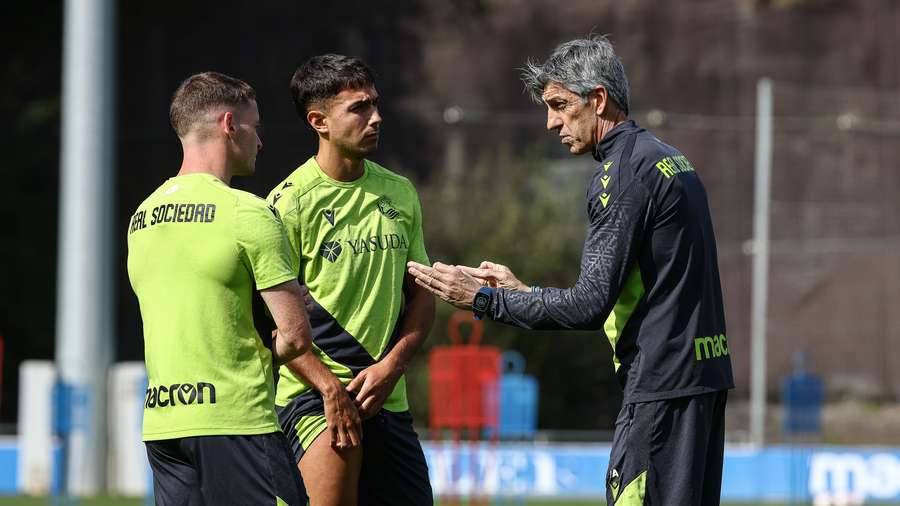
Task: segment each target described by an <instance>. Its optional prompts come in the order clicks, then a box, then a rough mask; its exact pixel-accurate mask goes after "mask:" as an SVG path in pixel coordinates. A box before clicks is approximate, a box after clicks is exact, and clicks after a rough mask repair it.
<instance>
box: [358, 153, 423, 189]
mask: <svg viewBox="0 0 900 506" xmlns="http://www.w3.org/2000/svg"><path fill="white" fill-rule="evenodd" d="M366 165H368V167H369V174H370V176H374V177H375V178H380V179H383V180H387V181H389V182H393V183H399V184H402V185H404V186H408V187H409V188H412V189H415V186H414V185H413V184H412V181H410V180H409V178H408V177H406V176H401V175H400V174H397V173H396V172H394V171H392V170H390V169H388V168H387V167H385V166H383V165H381V164H379V163H376V162H373V161H372V160H366Z"/></svg>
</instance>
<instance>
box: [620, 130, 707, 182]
mask: <svg viewBox="0 0 900 506" xmlns="http://www.w3.org/2000/svg"><path fill="white" fill-rule="evenodd" d="M632 166H633V167H634V170H635V173H636V174H637V175H638V177H639V178H641V179H642V180H644V181H647V182H658V181H657V180H659V179H662V180H669V179H671V178H672V176H673V175H676V174H679V173H682V172H692V171H693V170H694V169H693V165H691V162H690V161H688V159H687V157H685V156H684V155H683V154H682V153H681V151H679V150H678V148H676V147H674V146H672V145H670V144H666V143H665V142H663V141H661V140H659V138H657V137H656V136H655V135H653V134H652V133H650V132H647V131H644V132H642V133H641V135H639V136H638V138H637V139H636V141H635V145H634V153H633V154H632Z"/></svg>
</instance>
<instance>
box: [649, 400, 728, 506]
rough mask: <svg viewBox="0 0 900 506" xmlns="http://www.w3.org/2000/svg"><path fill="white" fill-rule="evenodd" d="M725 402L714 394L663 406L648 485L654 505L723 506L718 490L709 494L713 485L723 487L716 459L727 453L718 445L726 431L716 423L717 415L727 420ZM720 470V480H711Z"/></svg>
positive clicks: (655, 431) (719, 459)
mask: <svg viewBox="0 0 900 506" xmlns="http://www.w3.org/2000/svg"><path fill="white" fill-rule="evenodd" d="M721 398H722V393H721V392H713V393H709V394H703V395H697V396H691V397H682V398H678V399H671V400H666V401H659V402H658V406H657V420H656V423H655V427H654V434H653V440H654V441H653V446H652V453H651V456H650V473H649V475H648V481H647V494H648V497H649V498H650V501H648V502H649V503H650V504H654V505H655V504H674V505H697V506H701V505H702V506H715V505H718V504H719V497H718V490H715V491H713V490H710V491H707V485H709V486H712V482H713V481H719V482H721V465H722V456H721V454H720V455H719V457H718V459H716V457H715V456H716V453H717V452H721V451H722V450H723V445H722V444H717V443H716V441H717V440H718V438H719V436H718V435H717V434H716V432H717V431H718V430H724V428H723V427H722V428H717V425H721V423H717V422H716V416H717V413H721V414H724V411H723V410H724V404H722V405H721V406H719V400H720V399H721ZM720 408H721V409H720ZM721 437H722V438H724V432H721ZM711 457H712V460H711ZM716 465H717V466H718V468H719V471H718V476H707V472H708V471H707V470H708V468H709V467H710V466H713V467H715V466H716ZM707 479H709V480H711V481H709V482H708V481H707ZM715 488H716V489H718V486H716V487H715ZM712 495H714V496H715V497H711V496H712Z"/></svg>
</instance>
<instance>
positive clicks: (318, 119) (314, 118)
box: [306, 109, 328, 135]
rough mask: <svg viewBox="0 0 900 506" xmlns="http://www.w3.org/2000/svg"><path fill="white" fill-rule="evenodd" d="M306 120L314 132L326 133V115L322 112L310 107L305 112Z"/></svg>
mask: <svg viewBox="0 0 900 506" xmlns="http://www.w3.org/2000/svg"><path fill="white" fill-rule="evenodd" d="M306 121H307V122H308V123H309V126H311V127H312V128H313V130H315V131H316V132H318V133H320V134H322V135H325V134H327V133H328V117H327V116H326V115H325V113H324V112H322V111H319V110H316V109H312V110H310V111H309V112H307V113H306Z"/></svg>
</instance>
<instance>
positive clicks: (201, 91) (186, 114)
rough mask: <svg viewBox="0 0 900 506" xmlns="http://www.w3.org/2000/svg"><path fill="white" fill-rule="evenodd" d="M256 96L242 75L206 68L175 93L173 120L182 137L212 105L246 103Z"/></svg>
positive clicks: (173, 96) (172, 105)
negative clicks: (231, 74)
mask: <svg viewBox="0 0 900 506" xmlns="http://www.w3.org/2000/svg"><path fill="white" fill-rule="evenodd" d="M254 100H256V92H255V91H253V88H252V87H251V86H250V85H249V84H247V83H245V82H244V81H241V80H240V79H237V78H234V77H231V76H227V75H225V74H221V73H219V72H203V73H200V74H194V75H192V76H191V77H188V78H187V79H185V80H184V81H182V82H181V84H180V85H179V86H178V89H177V90H175V94H174V95H172V104H171V105H170V106H169V122H170V123H171V124H172V128H174V129H175V133H177V134H178V137H184V136H186V135H187V134H188V133H190V131H191V127H193V126H194V124H196V123H197V122H199V121H201V120H202V119H203V117H204V115H205V114H206V113H207V112H209V110H210V109H212V108H214V107H220V106H239V105H246V104H248V103H250V102H251V101H254Z"/></svg>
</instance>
